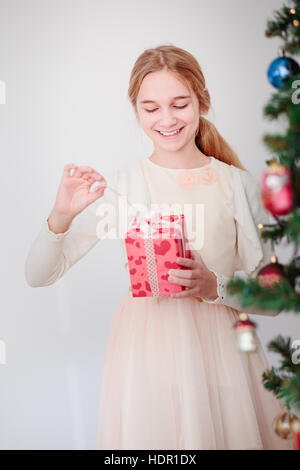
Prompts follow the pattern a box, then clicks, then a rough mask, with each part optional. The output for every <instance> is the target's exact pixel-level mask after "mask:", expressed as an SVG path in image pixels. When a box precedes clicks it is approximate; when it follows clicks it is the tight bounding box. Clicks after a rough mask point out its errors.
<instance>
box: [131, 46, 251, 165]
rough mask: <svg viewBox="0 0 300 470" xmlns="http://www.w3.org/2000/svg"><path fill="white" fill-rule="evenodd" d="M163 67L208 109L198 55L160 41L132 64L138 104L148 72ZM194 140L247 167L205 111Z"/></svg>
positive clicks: (207, 152) (208, 152) (133, 91)
mask: <svg viewBox="0 0 300 470" xmlns="http://www.w3.org/2000/svg"><path fill="white" fill-rule="evenodd" d="M164 69H165V70H168V71H171V72H173V73H174V74H175V75H176V77H177V78H178V79H179V80H180V81H181V82H182V83H183V84H184V85H186V86H187V87H188V88H189V87H191V88H192V90H193V91H194V93H195V95H196V97H197V99H198V102H199V106H200V105H202V106H204V107H205V109H209V108H210V107H211V103H210V95H209V92H208V90H207V88H206V86H205V79H204V76H203V73H202V70H201V68H200V65H199V63H198V61H197V60H196V59H195V57H194V56H193V55H192V54H190V53H189V52H187V51H186V50H184V49H181V48H180V47H176V46H173V45H161V46H157V47H155V48H151V49H146V50H145V51H144V52H143V53H142V54H140V56H139V57H138V58H137V60H136V62H135V64H134V66H133V69H132V71H131V75H130V80H129V88H128V96H129V99H130V102H131V104H132V105H133V106H134V107H135V108H136V100H137V95H138V93H139V89H140V86H141V84H142V81H143V79H144V78H145V76H146V75H147V74H148V73H150V72H158V71H160V70H164ZM195 144H196V146H197V147H198V148H199V150H200V151H201V152H202V153H204V154H205V155H207V156H213V157H215V158H216V159H218V160H220V161H222V162H224V163H227V164H229V165H234V166H236V167H237V168H240V169H242V170H246V169H245V167H244V166H243V165H242V163H241V162H240V160H239V158H238V156H237V154H236V153H235V152H234V151H233V150H232V148H231V147H230V146H229V144H228V143H227V142H226V140H225V139H224V138H223V137H222V136H221V135H220V133H219V132H218V131H217V129H216V127H215V126H214V124H212V123H211V122H210V121H208V120H207V119H206V118H205V117H203V116H202V115H201V116H200V119H199V127H198V131H197V133H196V135H195Z"/></svg>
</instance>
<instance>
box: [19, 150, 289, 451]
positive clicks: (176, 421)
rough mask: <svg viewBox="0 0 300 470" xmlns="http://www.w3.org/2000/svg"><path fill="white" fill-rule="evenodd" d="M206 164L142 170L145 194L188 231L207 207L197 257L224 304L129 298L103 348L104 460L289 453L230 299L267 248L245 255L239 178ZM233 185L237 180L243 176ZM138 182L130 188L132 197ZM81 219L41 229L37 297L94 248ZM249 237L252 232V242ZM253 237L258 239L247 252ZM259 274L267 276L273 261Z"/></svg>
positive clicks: (33, 273) (88, 224)
mask: <svg viewBox="0 0 300 470" xmlns="http://www.w3.org/2000/svg"><path fill="white" fill-rule="evenodd" d="M209 158H210V161H209V163H208V164H207V165H205V166H204V167H201V168H194V169H190V170H181V169H168V168H164V167H162V166H160V165H157V164H155V163H153V162H152V161H151V160H149V158H145V159H143V160H142V167H143V175H144V179H143V178H142V181H141V183H140V186H142V187H143V185H144V184H145V185H146V186H147V190H148V193H149V195H150V199H151V203H152V204H155V203H156V204H164V203H165V204H172V203H174V202H176V203H179V210H182V211H183V212H184V213H185V216H186V220H187V221H188V219H189V217H191V213H190V211H187V210H186V207H190V206H189V204H192V206H193V207H196V206H197V204H200V205H201V204H202V207H204V219H203V224H202V236H203V244H202V246H201V248H199V253H200V254H201V256H202V259H203V261H204V262H205V264H206V265H207V267H208V268H209V269H211V270H212V271H214V272H215V273H216V274H217V275H218V294H219V295H218V298H217V300H216V301H215V302H212V301H205V300H204V301H199V299H197V298H196V297H192V296H190V297H186V298H170V297H160V298H159V299H158V298H157V297H139V298H136V297H135V298H134V297H132V294H131V291H130V290H129V291H128V292H126V293H125V295H124V296H123V297H122V299H121V302H120V305H119V306H118V308H117V311H116V312H115V313H114V315H113V317H112V321H111V326H110V333H109V337H108V340H107V346H106V353H105V360H104V366H103V372H102V385H101V394H100V401H99V410H97V413H98V433H97V444H96V446H97V449H110V450H113V449H158V450H163V449H166V450H169V449H170V450H185V449H195V450H202V449H205V450H215V449H216V450H223V449H226V450H229V449H234V450H238V449H242V450H246V449H265V450H271V449H278V450H279V449H290V450H291V449H292V448H293V447H292V443H291V442H290V441H285V440H282V439H280V438H279V437H277V436H276V435H275V433H274V431H273V429H272V421H273V419H274V417H275V416H276V415H278V414H279V413H280V412H281V411H282V403H281V402H279V401H278V400H277V399H276V398H275V397H274V395H273V394H272V393H270V392H268V391H267V390H266V389H265V388H264V387H263V385H262V383H261V376H262V372H263V371H265V370H266V369H267V368H268V366H269V365H268V362H267V359H266V356H265V354H264V351H263V348H262V345H260V347H259V350H258V352H256V353H252V354H249V355H247V354H244V353H241V352H239V351H238V349H237V345H236V337H235V331H234V329H233V324H234V323H235V322H236V320H237V319H238V311H237V310H236V309H235V307H234V305H235V303H234V301H231V300H229V299H228V296H227V297H226V293H225V290H224V280H225V279H226V278H228V277H229V278H230V277H231V276H232V275H233V273H234V272H235V271H236V269H237V267H238V256H237V255H238V254H239V256H240V257H242V258H243V259H244V260H247V263H248V266H250V267H251V264H252V263H253V260H252V258H253V256H252V254H253V253H256V254H257V253H260V252H261V248H260V246H259V241H258V239H257V241H256V246H255V243H254V244H252V249H253V250H256V251H251V253H252V254H251V253H248V251H249V250H247V249H245V248H243V246H244V247H247V246H250V245H247V243H244V244H242V243H240V244H239V243H238V239H237V223H236V221H237V220H238V221H239V228H240V229H241V230H240V232H239V233H240V237H241V240H242V239H243V237H244V240H245V241H247V237H249V233H250V232H248V228H246V229H245V227H248V226H249V231H250V230H251V224H250V217H251V215H250V212H249V213H248V212H247V207H248V206H247V202H246V200H244V201H243V199H242V193H241V191H240V190H241V188H242V186H239V189H238V191H236V198H235V202H234V205H233V201H234V199H233V179H232V174H233V173H232V166H230V165H227V164H225V163H223V162H220V161H219V160H217V159H215V158H213V157H209ZM134 174H135V173H134ZM235 175H236V177H239V172H238V171H236V172H235ZM135 179H137V178H134V177H133V178H131V179H130V181H131V183H132V184H131V186H132V185H135V184H136V181H135ZM251 181H252V180H250V183H251ZM235 184H237V183H235ZM235 187H237V186H235ZM251 187H252V184H250V189H251ZM106 191H107V190H106ZM253 191H254V190H253ZM253 198H254V199H253V202H252V204H253V207H254V208H255V207H256V208H258V209H259V194H258V192H257V191H256V192H255V191H254V192H253ZM96 202H97V201H96ZM248 202H249V203H250V201H248ZM239 204H240V209H239V210H238V211H237V213H236V214H234V207H235V210H237V208H238V206H239ZM241 204H242V205H241ZM93 206H95V204H93ZM83 212H84V213H82V216H81V215H79V216H77V218H78V220H76V219H77V218H75V220H74V223H72V225H71V227H70V228H69V229H68V230H67V231H66V232H64V233H61V234H54V233H53V232H51V230H50V229H49V227H48V224H47V221H44V222H43V225H42V229H41V231H40V233H39V235H38V237H37V239H36V240H35V241H34V243H33V244H32V247H31V249H30V252H29V254H28V257H27V260H26V270H25V271H26V278H27V281H28V283H29V284H30V285H31V286H33V287H38V286H46V285H50V284H53V283H54V282H56V281H57V280H58V279H59V278H60V277H61V276H63V275H64V274H65V273H66V272H67V270H68V269H69V268H70V267H71V266H72V265H73V264H74V263H75V262H77V261H78V260H79V259H80V258H81V257H82V256H84V255H85V254H86V253H87V252H88V251H89V250H90V249H91V248H92V247H93V246H94V245H95V244H96V243H97V242H98V241H99V239H98V238H97V236H96V235H95V224H96V218H95V216H94V215H93V211H92V208H90V211H83ZM89 212H90V214H91V215H88V214H89ZM164 212H165V211H164ZM165 213H166V212H165ZM258 213H259V210H258ZM190 220H191V219H190ZM192 220H193V217H192ZM248 221H249V223H248ZM76 222H78V225H76ZM191 226H193V224H192V225H191ZM253 227H255V226H254V225H253V221H252V231H253V230H254V229H253ZM255 237H256V234H255V233H253V232H252V235H251V237H249V240H250V239H252V240H255ZM239 245H240V246H239ZM191 248H192V246H191ZM262 262H265V264H266V262H267V257H266V258H265V259H262ZM127 270H128V265H127ZM128 279H129V271H128ZM222 289H223V290H222ZM200 300H201V299H200ZM230 302H231V303H230ZM226 303H227V305H225V304H226ZM229 305H231V306H229Z"/></svg>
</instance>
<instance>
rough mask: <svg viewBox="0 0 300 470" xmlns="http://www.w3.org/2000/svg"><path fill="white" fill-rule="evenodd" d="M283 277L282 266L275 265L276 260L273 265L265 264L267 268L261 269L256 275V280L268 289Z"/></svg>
mask: <svg viewBox="0 0 300 470" xmlns="http://www.w3.org/2000/svg"><path fill="white" fill-rule="evenodd" d="M283 277H284V271H283V265H282V264H280V263H277V258H276V262H275V263H270V264H267V266H264V267H263V268H261V269H260V270H259V271H258V273H257V280H258V282H259V284H260V285H261V286H263V287H268V288H272V286H274V284H277V283H278V282H280V281H281V280H282V279H283Z"/></svg>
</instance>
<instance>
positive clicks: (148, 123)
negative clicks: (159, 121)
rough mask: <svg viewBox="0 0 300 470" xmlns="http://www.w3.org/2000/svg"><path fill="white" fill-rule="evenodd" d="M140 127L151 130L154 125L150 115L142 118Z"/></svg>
mask: <svg viewBox="0 0 300 470" xmlns="http://www.w3.org/2000/svg"><path fill="white" fill-rule="evenodd" d="M142 125H143V128H144V129H148V130H151V129H152V128H153V127H154V125H155V119H154V117H152V116H151V115H149V116H143V120H142Z"/></svg>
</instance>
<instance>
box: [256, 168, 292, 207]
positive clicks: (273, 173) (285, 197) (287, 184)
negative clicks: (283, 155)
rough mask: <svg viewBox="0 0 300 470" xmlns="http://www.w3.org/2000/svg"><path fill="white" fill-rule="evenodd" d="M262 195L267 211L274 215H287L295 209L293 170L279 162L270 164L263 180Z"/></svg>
mask: <svg viewBox="0 0 300 470" xmlns="http://www.w3.org/2000/svg"><path fill="white" fill-rule="evenodd" d="M261 195H262V201H263V204H264V207H265V209H267V211H269V212H270V213H271V214H273V215H277V216H280V215H285V214H287V213H288V212H290V211H291V210H292V208H293V192H292V181H291V170H290V168H288V167H285V166H284V165H282V164H281V163H279V162H276V161H272V162H271V163H269V164H268V168H267V170H265V171H264V173H263V175H262V179H261Z"/></svg>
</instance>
